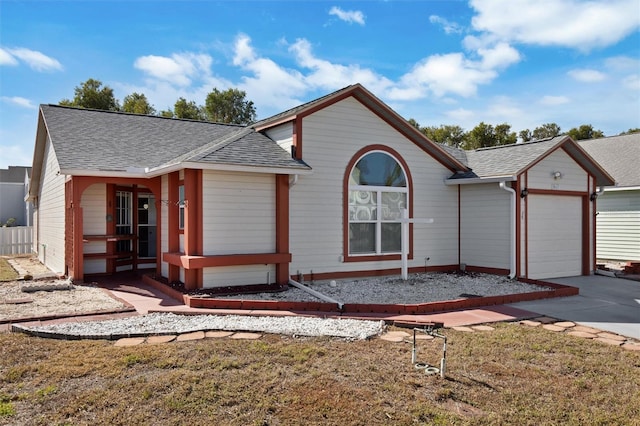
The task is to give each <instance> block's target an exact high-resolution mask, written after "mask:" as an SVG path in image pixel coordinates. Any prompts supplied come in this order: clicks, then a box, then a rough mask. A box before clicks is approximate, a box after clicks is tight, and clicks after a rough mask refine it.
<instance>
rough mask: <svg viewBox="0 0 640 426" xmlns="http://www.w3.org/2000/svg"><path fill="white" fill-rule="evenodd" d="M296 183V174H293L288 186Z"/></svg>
mask: <svg viewBox="0 0 640 426" xmlns="http://www.w3.org/2000/svg"><path fill="white" fill-rule="evenodd" d="M296 183H298V175H293V180H290V181H289V188H291V187H292V186H294V185H295V184H296Z"/></svg>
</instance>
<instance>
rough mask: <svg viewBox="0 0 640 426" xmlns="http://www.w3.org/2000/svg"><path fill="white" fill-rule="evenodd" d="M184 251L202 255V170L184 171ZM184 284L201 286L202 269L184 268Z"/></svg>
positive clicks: (192, 254) (188, 253)
mask: <svg viewBox="0 0 640 426" xmlns="http://www.w3.org/2000/svg"><path fill="white" fill-rule="evenodd" d="M184 198H185V209H184V210H185V211H184V253H185V255H187V256H198V255H202V248H203V243H202V170H194V169H186V170H185V171H184ZM184 286H185V288H186V289H187V290H195V289H197V288H201V287H202V269H186V270H185V277H184Z"/></svg>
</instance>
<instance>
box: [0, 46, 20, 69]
mask: <svg viewBox="0 0 640 426" xmlns="http://www.w3.org/2000/svg"><path fill="white" fill-rule="evenodd" d="M0 65H13V66H15V65H18V60H17V59H16V58H14V57H13V56H12V55H11V53H9V52H8V51H7V50H5V49H3V48H1V47H0Z"/></svg>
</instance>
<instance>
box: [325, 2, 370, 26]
mask: <svg viewBox="0 0 640 426" xmlns="http://www.w3.org/2000/svg"><path fill="white" fill-rule="evenodd" d="M329 15H333V16H337V17H338V19H340V20H341V21H345V22H348V23H350V24H353V23H354V22H355V23H356V24H360V25H364V14H363V13H362V12H361V11H359V10H342V9H341V8H339V7H338V6H333V7H332V8H331V10H330V11H329Z"/></svg>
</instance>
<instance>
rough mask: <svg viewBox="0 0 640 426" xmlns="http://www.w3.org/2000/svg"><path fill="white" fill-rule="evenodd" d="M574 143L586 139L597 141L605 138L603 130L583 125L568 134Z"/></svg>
mask: <svg viewBox="0 0 640 426" xmlns="http://www.w3.org/2000/svg"><path fill="white" fill-rule="evenodd" d="M567 134H568V135H569V136H571V138H572V139H573V140H574V141H579V140H584V139H596V138H602V137H604V133H603V132H602V131H601V130H596V129H594V128H593V126H592V125H591V124H583V125H581V126H580V127H574V128H572V129H571V130H569V131H568V132H567Z"/></svg>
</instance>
